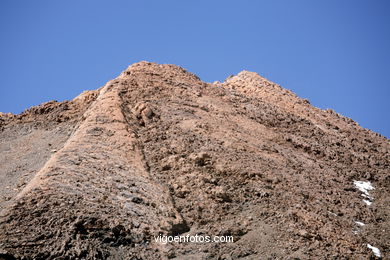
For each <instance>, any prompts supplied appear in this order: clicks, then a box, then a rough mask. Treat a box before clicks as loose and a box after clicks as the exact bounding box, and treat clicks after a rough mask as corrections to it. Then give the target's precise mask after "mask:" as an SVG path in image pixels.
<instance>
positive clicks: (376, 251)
mask: <svg viewBox="0 0 390 260" xmlns="http://www.w3.org/2000/svg"><path fill="white" fill-rule="evenodd" d="M367 247H368V248H369V249H371V250H372V252H373V253H374V255H375V256H377V257H381V256H382V255H381V251H380V250H379V248H377V247H374V246H372V245H370V244H367Z"/></svg>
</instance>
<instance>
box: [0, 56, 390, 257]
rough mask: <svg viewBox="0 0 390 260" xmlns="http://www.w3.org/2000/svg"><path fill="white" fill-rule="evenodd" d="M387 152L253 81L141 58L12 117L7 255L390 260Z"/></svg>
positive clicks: (348, 125) (340, 122)
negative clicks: (217, 239) (67, 97)
mask: <svg viewBox="0 0 390 260" xmlns="http://www.w3.org/2000/svg"><path fill="white" fill-rule="evenodd" d="M389 151H390V143H389V140H388V139H386V138H385V137H383V136H381V135H379V134H377V133H374V132H372V131H370V130H367V129H363V128H362V127H360V126H359V125H358V124H357V123H355V122H354V121H353V120H351V119H349V118H346V117H344V116H341V115H339V114H338V113H336V112H334V111H333V110H321V109H319V108H315V107H313V106H312V105H310V102H309V101H308V100H305V99H301V98H299V97H298V96H296V95H295V94H294V93H292V92H291V91H289V90H286V89H284V88H282V87H281V86H279V85H277V84H275V83H273V82H271V81H269V80H267V79H265V78H263V77H261V76H259V75H258V74H257V73H254V72H248V71H243V72H240V73H239V74H238V75H236V76H231V77H229V78H228V79H226V80H225V82H223V83H221V82H215V83H213V84H210V83H205V82H202V81H201V80H200V79H199V78H198V77H197V76H195V75H194V74H191V73H189V72H187V71H186V70H185V69H183V68H181V67H178V66H175V65H165V64H164V65H160V64H155V63H150V62H139V63H136V64H133V65H131V66H130V67H129V68H128V69H126V70H125V71H123V72H122V73H121V74H120V75H119V76H118V77H117V78H116V79H114V80H111V81H109V82H108V83H107V84H106V85H105V86H103V87H101V88H99V89H97V90H93V91H86V92H84V93H82V94H80V95H79V96H78V97H76V98H75V99H73V100H71V101H64V102H56V101H50V102H47V103H44V104H42V105H39V106H36V107H32V108H30V109H28V110H26V111H25V112H23V113H21V114H19V115H13V114H4V113H1V114H0V165H1V168H0V210H1V216H0V230H1V232H0V259H1V258H3V259H177V260H179V259H264V258H267V259H268V258H269V259H271V258H272V259H274V258H276V259H314V258H317V259H318V258H320V259H328V258H352V259H365V258H370V257H372V258H374V257H378V258H379V257H384V258H386V257H389V254H390V252H389V250H390V249H389V241H390V230H389V227H390V218H389V216H390V208H389V205H390V201H389V199H390V196H389V192H390V178H389V162H390V160H389V159H390V156H389ZM159 235H160V236H165V235H167V236H187V235H188V236H195V235H210V236H232V237H233V238H234V242H232V243H189V242H188V243H175V242H173V243H161V242H158V241H156V240H155V239H154V238H155V237H157V236H159Z"/></svg>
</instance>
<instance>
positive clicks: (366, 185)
mask: <svg viewBox="0 0 390 260" xmlns="http://www.w3.org/2000/svg"><path fill="white" fill-rule="evenodd" d="M353 184H354V185H355V187H356V188H357V189H358V190H360V191H361V192H363V194H362V196H363V197H364V198H366V199H363V202H364V203H366V204H367V205H368V206H370V205H371V204H372V200H373V199H372V197H371V196H370V193H369V191H370V190H373V189H375V188H374V187H373V186H372V185H371V182H369V181H353Z"/></svg>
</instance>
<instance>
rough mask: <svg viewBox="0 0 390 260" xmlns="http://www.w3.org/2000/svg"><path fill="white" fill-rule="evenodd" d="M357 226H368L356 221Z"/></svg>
mask: <svg viewBox="0 0 390 260" xmlns="http://www.w3.org/2000/svg"><path fill="white" fill-rule="evenodd" d="M355 224H356V225H358V226H361V227H363V226H365V225H366V224H364V223H363V222H360V221H355Z"/></svg>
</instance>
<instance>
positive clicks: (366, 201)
mask: <svg viewBox="0 0 390 260" xmlns="http://www.w3.org/2000/svg"><path fill="white" fill-rule="evenodd" d="M363 202H364V203H366V204H367V206H370V205H371V204H372V202H371V201H369V200H363Z"/></svg>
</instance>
